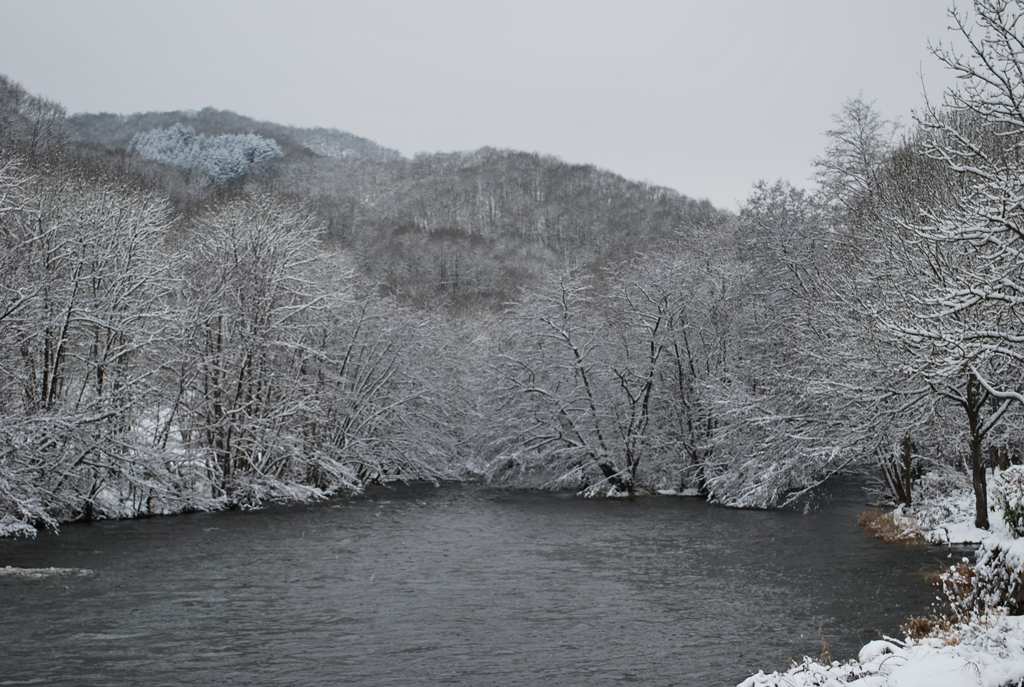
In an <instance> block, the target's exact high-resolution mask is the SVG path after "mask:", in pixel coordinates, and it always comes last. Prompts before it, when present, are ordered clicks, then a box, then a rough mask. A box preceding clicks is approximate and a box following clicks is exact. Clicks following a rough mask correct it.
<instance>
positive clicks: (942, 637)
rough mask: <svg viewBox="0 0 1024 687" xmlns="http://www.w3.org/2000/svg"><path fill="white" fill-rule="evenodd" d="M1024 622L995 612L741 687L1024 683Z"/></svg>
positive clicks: (993, 686) (1001, 686) (995, 686)
mask: <svg viewBox="0 0 1024 687" xmlns="http://www.w3.org/2000/svg"><path fill="white" fill-rule="evenodd" d="M1022 620H1024V618H1021V617H1019V616H1008V615H1006V613H1005V611H991V612H989V613H987V614H984V615H981V616H979V617H977V618H974V619H972V620H971V621H969V622H965V623H962V624H959V625H956V626H955V627H953V628H951V629H950V630H949V631H947V632H944V633H941V634H938V635H937V636H934V637H926V638H924V639H919V640H913V639H907V640H906V641H904V642H900V641H896V640H891V639H890V640H876V641H874V642H870V643H868V644H867V645H865V647H864V648H863V649H861V651H860V655H859V656H858V658H857V660H856V661H849V662H847V663H839V662H838V661H836V662H833V663H831V664H823V663H819V662H817V661H814V660H812V659H809V658H805V659H804V661H803V663H800V664H797V665H794V666H793V667H792V668H790V669H789V670H787V671H786V672H785V673H772V674H770V675H765V674H764V673H763V672H761V673H758V674H757V675H753V676H751V677H749V678H747V679H746V680H744V681H743V682H742V683H740V687H802V686H804V685H807V686H810V685H815V686H818V687H833V686H835V687H839V686H840V685H842V686H844V687H850V686H856V687H967V686H970V687H975V686H978V687H1009V686H1010V685H1014V686H1016V685H1020V684H1024V628H1022V626H1021V622H1022Z"/></svg>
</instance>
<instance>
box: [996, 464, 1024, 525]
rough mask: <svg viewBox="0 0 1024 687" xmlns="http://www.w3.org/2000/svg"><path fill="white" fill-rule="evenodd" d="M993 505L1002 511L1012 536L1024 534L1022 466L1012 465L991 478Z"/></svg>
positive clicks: (1023, 468) (1023, 467)
mask: <svg viewBox="0 0 1024 687" xmlns="http://www.w3.org/2000/svg"><path fill="white" fill-rule="evenodd" d="M990 491H991V494H992V501H993V503H994V505H996V506H997V507H998V508H1001V509H1002V511H1003V520H1004V521H1006V526H1007V527H1008V528H1009V529H1010V534H1012V535H1013V537H1014V538H1015V539H1016V538H1020V537H1021V536H1024V466H1020V465H1013V466H1011V467H1009V468H1007V469H1006V470H1003V471H1002V472H1001V473H999V475H998V476H997V477H996V478H995V479H994V480H992V487H991V489H990Z"/></svg>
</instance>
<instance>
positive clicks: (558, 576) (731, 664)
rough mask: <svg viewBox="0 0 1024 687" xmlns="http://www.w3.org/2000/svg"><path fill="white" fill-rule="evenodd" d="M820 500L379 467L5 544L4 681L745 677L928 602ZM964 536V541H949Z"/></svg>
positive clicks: (919, 552) (904, 570)
mask: <svg viewBox="0 0 1024 687" xmlns="http://www.w3.org/2000/svg"><path fill="white" fill-rule="evenodd" d="M864 501H865V499H864V497H863V494H862V493H861V492H860V490H859V489H858V488H856V487H854V486H850V485H847V486H845V487H843V488H841V489H839V491H838V493H837V495H836V496H835V497H834V498H833V499H832V501H831V502H830V503H828V504H826V505H825V506H823V507H822V508H821V509H820V510H819V511H818V512H815V513H812V514H810V515H803V514H801V513H797V512H789V511H739V510H730V509H725V508H719V507H715V506H710V505H708V504H707V503H704V502H703V501H700V500H698V499H692V498H678V497H657V498H638V499H630V500H583V499H579V498H576V497H574V496H572V495H568V494H552V493H536V492H522V491H502V490H495V489H485V488H482V487H477V486H459V485H445V486H440V487H435V486H431V485H403V486H396V487H393V488H387V487H376V488H372V489H370V490H369V491H368V492H367V494H366V495H364V496H360V497H337V498H334V499H331V500H329V501H325V502H322V503H318V504H314V505H307V506H291V507H283V506H282V507H272V508H269V509H266V510H262V511H255V512H238V511H233V512H226V513H212V514H192V515H183V516H174V517H165V518H153V519H148V520H138V521H120V522H117V521H101V522H95V523H91V524H68V525H65V526H63V527H62V528H61V531H60V534H59V535H53V534H49V533H43V534H41V535H40V536H39V537H38V538H37V539H36V540H25V539H21V540H0V567H2V566H7V565H10V566H14V567H22V568H44V567H59V568H78V569H87V570H90V571H92V572H91V574H87V575H78V574H66V575H61V576H51V577H44V578H41V579H34V578H24V577H18V576H11V575H0V613H2V622H0V685H21V684H45V685H133V684H145V685H149V686H154V685H231V686H232V687H234V686H241V685H342V684H344V685H418V684H454V685H613V684H623V683H636V684H643V685H735V684H736V683H737V682H739V681H740V680H742V679H743V678H744V677H746V676H747V675H749V674H751V673H753V672H756V671H757V670H758V669H765V670H766V671H767V670H772V669H782V668H784V667H785V666H786V662H787V659H788V658H789V657H797V658H798V657H800V656H802V655H804V654H809V655H813V656H818V655H819V654H820V653H821V651H822V639H821V635H820V634H819V626H820V627H821V631H822V632H823V634H824V637H825V639H826V640H827V642H828V643H829V644H830V645H831V650H832V654H833V656H834V657H835V658H849V657H851V656H855V655H856V652H857V650H858V649H859V648H860V646H861V645H862V644H863V643H865V642H867V641H870V640H871V639H875V638H877V636H878V632H879V631H882V632H886V633H895V632H897V631H898V627H899V625H900V623H902V622H903V621H904V620H905V619H906V617H907V616H908V615H912V614H921V613H922V612H924V611H926V610H927V609H928V607H929V604H930V602H931V601H932V599H933V597H934V590H933V589H931V588H930V587H929V586H928V585H927V583H926V582H925V581H924V578H923V575H922V570H925V569H935V568H936V567H938V566H939V565H940V564H942V563H943V562H946V561H947V560H948V559H947V555H948V552H947V551H945V550H944V549H940V548H926V547H922V548H906V547H898V546H889V545H886V544H884V543H882V542H880V541H878V540H876V539H874V538H873V537H872V536H871V535H869V534H867V533H865V532H863V531H861V530H860V529H859V528H858V527H857V525H856V521H857V517H858V515H859V514H860V513H861V512H862V511H863V510H865V506H864ZM953 555H955V556H958V555H959V554H957V553H954V554H953Z"/></svg>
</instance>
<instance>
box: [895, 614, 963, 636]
mask: <svg viewBox="0 0 1024 687" xmlns="http://www.w3.org/2000/svg"><path fill="white" fill-rule="evenodd" d="M952 629H953V624H952V622H951V621H950V619H949V618H943V617H940V616H931V617H928V616H921V617H919V618H910V619H908V620H907V622H906V623H904V624H903V625H901V626H900V630H902V631H903V633H904V634H905V635H906V636H908V637H910V638H911V639H924V638H925V637H934V636H936V635H943V636H945V635H948V634H949V632H950V630H952Z"/></svg>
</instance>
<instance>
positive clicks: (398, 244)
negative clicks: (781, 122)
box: [0, 3, 1024, 535]
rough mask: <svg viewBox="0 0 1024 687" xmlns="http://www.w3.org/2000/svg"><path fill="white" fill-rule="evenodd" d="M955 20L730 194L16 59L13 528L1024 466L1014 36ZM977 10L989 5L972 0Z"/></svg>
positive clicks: (7, 112)
mask: <svg viewBox="0 0 1024 687" xmlns="http://www.w3.org/2000/svg"><path fill="white" fill-rule="evenodd" d="M987 6H988V5H987V4H986V3H978V6H977V8H976V11H977V14H978V22H979V25H980V26H981V29H982V30H984V31H985V32H986V33H985V35H986V38H985V40H981V39H979V38H977V37H972V34H971V31H970V29H969V27H967V26H966V25H965V26H963V27H961V28H962V29H963V31H962V33H963V36H964V37H965V38H966V39H967V41H968V43H967V45H968V46H969V48H970V50H969V51H968V52H967V53H966V54H964V55H959V54H956V53H952V52H943V51H942V50H937V51H936V54H937V56H938V57H939V59H940V60H942V61H943V62H944V63H945V65H946V67H948V68H949V69H951V70H953V72H955V73H956V75H957V76H959V77H961V80H962V86H961V87H960V90H957V91H953V92H950V93H949V94H947V96H946V98H945V100H944V101H943V102H942V103H941V104H935V105H926V106H925V107H924V108H923V109H922V110H921V112H919V113H918V114H917V116H916V118H915V120H914V122H913V124H912V125H911V126H909V127H907V128H902V129H900V128H897V127H896V126H894V125H893V124H892V123H891V122H889V121H886V120H885V119H884V118H883V117H882V116H881V115H880V114H879V113H878V112H877V111H876V110H875V109H874V108H873V106H872V105H871V104H870V103H868V102H866V101H864V100H863V99H854V100H850V101H848V102H846V103H844V104H843V105H842V106H841V109H840V111H839V112H838V113H837V114H836V115H835V118H834V127H833V129H832V130H830V131H829V132H828V133H827V141H826V146H825V148H824V150H823V152H822V155H821V157H820V158H819V159H817V160H816V161H815V165H816V168H817V174H818V185H817V188H816V189H815V190H812V191H805V190H801V189H798V188H795V187H793V186H791V185H790V184H789V183H787V182H784V181H779V182H760V183H758V184H757V185H756V186H755V187H754V188H753V189H752V190H751V193H750V196H749V198H748V199H747V201H746V202H745V204H744V205H743V207H742V209H741V211H740V212H739V213H738V214H733V213H729V212H724V211H720V210H717V209H715V208H714V207H712V206H711V204H710V203H709V202H707V201H698V200H693V199H690V198H687V197H685V196H683V195H681V194H679V193H677V192H675V191H672V190H670V189H666V188H658V187H653V186H650V185H647V184H643V183H637V182H631V181H628V180H626V179H623V178H621V177H619V176H617V175H615V174H612V173H610V172H607V171H603V170H599V169H596V168H594V167H591V166H580V165H570V164H566V163H564V162H562V161H560V160H558V159H555V158H551V157H544V156H540V155H536V154H527V153H520V152H514V151H506V150H494V149H487V148H485V149H482V150H478V151H474V152H467V153H448V154H431V155H418V156H416V157H415V158H413V159H407V158H404V157H402V156H401V155H400V154H398V153H397V152H396V151H393V150H389V149H387V148H384V147H381V146H379V145H377V144H375V143H373V142H371V141H368V140H366V139H362V138H359V137H357V136H354V135H351V134H347V133H342V132H339V131H336V130H328V129H296V128H291V127H285V126H280V125H276V124H271V123H266V122H257V121H254V120H251V119H248V118H246V117H243V116H239V115H236V114H234V113H231V112H222V111H216V110H212V109H206V110H202V111H200V112H168V113H147V114H137V115H131V116H121V115H110V114H97V115H87V114H82V115H75V116H68V115H67V114H66V112H65V111H64V109H63V108H62V107H61V106H60V105H59V104H57V103H54V102H50V101H48V100H46V99H44V98H42V97H38V96H33V95H30V94H28V93H27V92H26V91H25V90H24V89H23V88H22V87H21V86H19V85H18V84H16V83H14V82H12V81H11V80H9V79H7V78H5V77H0V380H2V381H0V384H2V385H3V388H2V393H0V518H2V520H0V534H8V535H10V534H31V533H32V532H34V531H35V529H36V528H37V527H41V526H49V527H56V526H57V525H58V523H60V522H62V521H68V520H75V519H90V518H106V517H135V516H143V515H150V514H162V513H175V512H183V511H190V510H210V509H220V508H229V507H245V508H247V507H253V506H257V505H259V504H261V503H264V502H267V501H274V500H302V499H314V498H320V497H323V496H325V495H329V494H331V493H333V492H336V491H339V490H359V489H361V488H362V487H363V486H364V485H367V484H369V483H372V482H378V481H389V480H396V479H398V480H421V479H425V480H449V479H453V480H487V481H490V482H493V483H500V484H509V485H520V486H529V487H540V488H569V489H574V490H577V491H579V492H581V493H582V494H585V495H588V496H617V495H634V494H644V493H652V492H653V491H655V490H674V491H676V492H683V491H685V490H690V492H689V493H693V494H699V495H701V496H703V497H705V498H707V499H710V500H712V501H714V502H717V503H721V504H725V505H729V506H737V507H754V508H765V507H775V506H779V505H781V504H790V503H794V502H797V501H800V500H801V499H805V498H807V497H808V495H810V494H812V493H813V491H814V489H815V488H816V487H818V486H819V485H821V484H822V483H824V482H825V481H827V480H828V479H829V478H831V477H832V476H834V475H837V474H840V473H842V472H845V471H851V470H860V471H866V472H868V473H869V474H871V475H873V476H875V477H876V478H877V479H878V480H879V483H880V485H881V487H882V488H883V489H884V490H885V492H886V493H887V495H888V497H889V498H891V499H892V500H893V501H902V502H904V503H907V504H909V503H911V502H912V499H913V498H914V495H915V491H916V490H918V489H920V488H923V486H922V485H927V488H928V489H938V490H943V489H954V488H958V487H961V486H963V485H965V484H971V485H973V488H974V490H975V493H976V495H977V499H978V503H977V517H978V525H979V526H987V513H988V507H987V503H986V502H985V498H986V489H985V479H986V472H985V469H986V467H989V466H991V465H995V464H1000V465H1006V464H1008V463H1009V462H1020V460H1021V457H1022V451H1024V446H1022V444H1021V436H1020V431H1019V430H1020V429H1021V427H1022V422H1024V417H1022V414H1021V410H1022V403H1024V387H1022V385H1021V381H1020V380H1021V375H1020V363H1021V360H1022V356H1024V352H1022V343H1024V333H1022V331H1024V330H1022V327H1021V319H1020V318H1021V315H1022V312H1021V311H1020V310H1019V309H1018V308H1019V307H1020V306H1021V305H1022V301H1021V299H1022V295H1021V294H1022V290H1021V286H1020V283H1021V279H1022V276H1021V271H1022V267H1024V258H1022V253H1021V239H1022V237H1024V201H1022V199H1024V174H1022V172H1024V161H1022V160H1021V157H1020V151H1021V149H1022V147H1024V112H1022V110H1021V108H1020V102H1021V98H1022V97H1024V75H1021V73H1020V71H1019V65H1020V63H1021V61H1022V59H1024V54H1022V53H1024V48H1021V43H1020V41H1019V39H1018V37H1017V36H1016V33H1015V32H1016V31H1017V28H1016V24H1015V23H1014V21H1015V19H1016V15H1015V14H1013V13H1012V12H1011V11H1010V10H1008V9H1005V8H1004V9H1003V10H1001V11H999V12H988V13H986V11H985V8H986V7H987ZM978 8H980V9H978Z"/></svg>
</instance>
